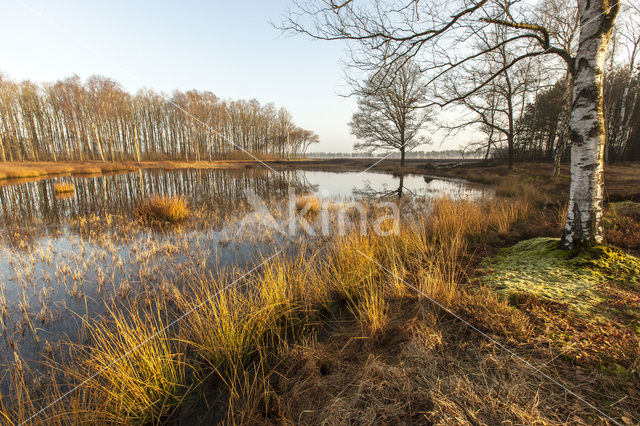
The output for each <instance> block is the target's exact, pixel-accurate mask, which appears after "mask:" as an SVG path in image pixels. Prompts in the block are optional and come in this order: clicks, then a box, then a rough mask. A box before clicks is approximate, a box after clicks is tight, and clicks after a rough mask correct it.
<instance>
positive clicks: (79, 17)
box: [0, 0, 437, 151]
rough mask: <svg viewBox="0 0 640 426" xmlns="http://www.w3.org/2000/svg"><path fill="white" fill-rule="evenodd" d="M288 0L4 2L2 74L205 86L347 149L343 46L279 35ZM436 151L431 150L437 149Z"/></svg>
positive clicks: (332, 147) (349, 103)
mask: <svg viewBox="0 0 640 426" xmlns="http://www.w3.org/2000/svg"><path fill="white" fill-rule="evenodd" d="M287 4H288V0H263V1H259V0H250V1H216V0H211V1H180V2H178V1H166V0H160V1H149V0H145V1H124V0H109V1H96V0H88V1H87V0H85V1H79V0H63V1H45V0H3V1H2V2H1V3H0V72H2V73H4V74H5V75H7V76H8V77H9V78H11V79H14V80H24V79H30V80H33V81H39V82H40V81H53V80H57V79H60V78H63V77H66V76H70V75H72V74H74V73H75V74H78V75H79V76H80V77H81V78H83V79H84V78H86V77H88V76H90V75H92V74H101V75H105V76H107V77H111V78H114V79H115V80H117V81H119V82H120V83H121V84H122V85H123V86H124V87H125V88H126V89H128V90H130V91H136V90H137V89H139V88H142V87H150V88H153V89H156V90H161V91H165V92H169V93H170V92H171V91H173V90H174V89H180V90H188V89H198V90H210V91H212V92H213V93H215V94H216V95H218V96H219V97H222V98H234V99H239V98H245V99H250V98H256V99H258V100H259V101H260V102H263V103H266V102H275V103H276V105H277V106H283V107H285V108H287V109H288V110H289V111H291V112H292V114H293V116H294V120H295V122H296V123H297V124H298V125H300V126H302V127H304V128H307V129H310V130H313V131H315V132H317V133H318V134H319V135H320V140H321V143H320V145H317V146H316V147H314V148H313V151H351V149H352V146H353V142H354V141H355V139H354V137H353V136H352V135H350V134H349V130H348V127H347V122H348V121H349V119H350V118H351V115H352V113H353V112H354V110H355V101H354V100H353V99H345V98H342V97H340V96H339V95H338V93H344V92H345V87H344V80H343V73H342V66H341V64H340V58H341V56H342V53H343V49H344V45H343V44H341V43H340V42H333V43H330V42H322V41H314V40H310V39H308V38H305V37H302V36H296V37H289V36H284V35H282V34H281V33H280V32H279V31H278V30H277V29H275V28H273V27H272V26H271V24H269V20H272V21H274V22H279V18H280V16H281V15H282V14H283V13H284V12H285V10H286V8H287ZM433 148H437V147H436V146H434V147H433Z"/></svg>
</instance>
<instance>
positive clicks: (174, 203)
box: [135, 196, 190, 225]
mask: <svg viewBox="0 0 640 426" xmlns="http://www.w3.org/2000/svg"><path fill="white" fill-rule="evenodd" d="M135 213H136V216H137V217H138V219H140V220H141V221H142V222H144V223H148V224H154V225H162V224H175V223H181V222H184V221H185V220H186V219H187V218H188V217H189V214H190V211H189V206H188V205H187V201H186V200H185V198H183V197H182V196H177V197H161V196H157V197H152V198H149V199H148V200H145V201H143V202H142V203H141V204H140V205H139V206H138V207H137V208H136V211H135Z"/></svg>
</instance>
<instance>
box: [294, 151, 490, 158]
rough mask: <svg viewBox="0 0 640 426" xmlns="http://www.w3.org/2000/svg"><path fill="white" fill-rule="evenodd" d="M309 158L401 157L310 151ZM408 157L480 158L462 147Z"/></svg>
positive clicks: (392, 154)
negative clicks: (461, 148)
mask: <svg viewBox="0 0 640 426" xmlns="http://www.w3.org/2000/svg"><path fill="white" fill-rule="evenodd" d="M306 156H307V157H309V158H382V157H385V158H400V153H399V152H393V153H388V152H384V153H374V154H371V153H368V152H310V153H307V154H306ZM405 156H406V158H415V159H433V158H442V159H454V158H479V156H480V155H479V154H478V153H476V152H464V151H462V150H460V149H448V150H443V151H409V152H407V153H406V154H405Z"/></svg>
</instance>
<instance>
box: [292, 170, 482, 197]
mask: <svg viewBox="0 0 640 426" xmlns="http://www.w3.org/2000/svg"><path fill="white" fill-rule="evenodd" d="M304 176H305V179H304V181H305V182H306V183H309V184H310V185H312V186H313V187H314V189H315V190H314V193H315V194H317V195H320V196H323V197H327V198H336V197H337V198H350V197H352V196H353V195H354V192H355V193H357V192H365V193H366V192H370V193H372V195H376V194H381V193H387V192H390V191H397V190H398V189H399V187H400V185H401V184H402V190H403V195H412V196H443V195H448V196H450V197H452V198H471V199H478V198H482V197H484V196H487V195H490V192H487V191H492V190H490V189H488V188H486V187H484V186H481V185H470V184H469V183H468V182H465V181H462V180H457V179H444V178H435V177H428V176H419V175H405V176H404V177H402V178H400V177H399V176H394V175H391V174H384V173H374V172H364V173H358V172H346V173H332V172H305V173H304Z"/></svg>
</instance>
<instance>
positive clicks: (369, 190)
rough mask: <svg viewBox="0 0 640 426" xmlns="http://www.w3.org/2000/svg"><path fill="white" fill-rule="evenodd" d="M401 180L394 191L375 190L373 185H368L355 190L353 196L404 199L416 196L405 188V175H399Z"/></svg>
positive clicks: (385, 189)
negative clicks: (404, 197) (407, 196)
mask: <svg viewBox="0 0 640 426" xmlns="http://www.w3.org/2000/svg"><path fill="white" fill-rule="evenodd" d="M397 177H398V178H399V182H398V187H397V188H394V189H388V188H387V187H386V186H385V187H384V188H373V187H372V186H371V184H369V183H367V184H366V185H365V186H364V188H353V194H354V195H355V196H357V197H362V198H381V199H383V198H402V197H403V196H405V195H409V196H415V193H414V192H413V191H411V190H410V189H408V188H405V187H404V175H398V176H397Z"/></svg>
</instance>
